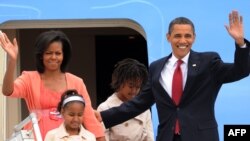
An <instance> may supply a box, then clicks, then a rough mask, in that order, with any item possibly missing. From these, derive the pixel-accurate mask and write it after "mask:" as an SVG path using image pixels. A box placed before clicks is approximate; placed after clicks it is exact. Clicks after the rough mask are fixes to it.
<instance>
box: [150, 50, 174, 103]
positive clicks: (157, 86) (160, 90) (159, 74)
mask: <svg viewBox="0 0 250 141" xmlns="http://www.w3.org/2000/svg"><path fill="white" fill-rule="evenodd" d="M171 56H172V54H170V55H168V56H167V57H165V58H164V59H163V60H162V61H161V62H160V63H161V64H160V65H159V68H157V72H156V73H157V75H156V80H155V81H154V82H156V83H157V84H156V85H155V86H156V89H157V90H158V91H159V93H160V94H163V95H164V97H166V99H167V103H171V105H173V106H174V105H175V104H174V101H173V100H172V98H171V97H170V96H169V93H167V91H166V90H165V89H164V88H163V87H162V85H161V83H160V78H161V72H162V69H163V68H164V66H165V64H166V63H167V61H168V59H169V58H170V57H171Z"/></svg>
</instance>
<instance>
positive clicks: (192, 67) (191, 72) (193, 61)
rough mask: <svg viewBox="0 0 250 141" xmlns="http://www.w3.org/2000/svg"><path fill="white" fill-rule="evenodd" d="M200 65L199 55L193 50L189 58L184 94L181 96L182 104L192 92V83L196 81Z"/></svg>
mask: <svg viewBox="0 0 250 141" xmlns="http://www.w3.org/2000/svg"><path fill="white" fill-rule="evenodd" d="M199 67H200V60H199V57H198V56H197V53H196V52H194V51H192V50H191V52H190V56H189V59H188V71H187V80H186V84H185V87H184V90H183V95H182V97H181V101H180V104H182V103H183V102H185V99H186V98H188V97H189V96H188V95H190V94H191V92H190V90H191V88H192V85H193V84H194V82H195V79H196V76H197V73H198V70H199Z"/></svg>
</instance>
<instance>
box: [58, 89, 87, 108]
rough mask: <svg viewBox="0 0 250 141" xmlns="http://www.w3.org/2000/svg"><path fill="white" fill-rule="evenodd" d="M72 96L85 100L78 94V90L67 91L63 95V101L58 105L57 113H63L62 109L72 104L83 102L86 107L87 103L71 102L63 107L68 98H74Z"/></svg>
mask: <svg viewBox="0 0 250 141" xmlns="http://www.w3.org/2000/svg"><path fill="white" fill-rule="evenodd" d="M72 96H79V97H81V98H82V99H83V97H82V95H80V94H78V92H77V90H75V89H70V90H66V91H65V92H64V93H63V94H62V96H61V100H60V102H59V103H58V106H57V111H58V112H61V110H62V108H64V107H66V106H67V105H68V104H69V103H71V102H81V103H82V104H83V105H84V106H85V102H84V101H70V102H68V103H66V104H65V105H63V102H64V100H65V99H67V98H69V97H72ZM83 100H84V99H83Z"/></svg>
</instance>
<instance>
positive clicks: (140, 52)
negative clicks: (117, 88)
mask: <svg viewBox="0 0 250 141" xmlns="http://www.w3.org/2000/svg"><path fill="white" fill-rule="evenodd" d="M124 58H133V59H137V60H138V61H140V62H141V63H143V64H145V65H146V66H148V53H147V45H146V40H145V39H144V38H143V37H142V36H141V35H139V34H138V35H102V36H96V79H97V81H96V82H97V85H96V86H97V105H99V104H100V103H101V102H103V101H105V100H106V99H107V97H109V96H110V95H111V94H112V93H113V90H112V89H111V86H110V83H111V75H112V72H113V68H114V65H115V64H116V63H117V62H118V61H120V60H122V59H124Z"/></svg>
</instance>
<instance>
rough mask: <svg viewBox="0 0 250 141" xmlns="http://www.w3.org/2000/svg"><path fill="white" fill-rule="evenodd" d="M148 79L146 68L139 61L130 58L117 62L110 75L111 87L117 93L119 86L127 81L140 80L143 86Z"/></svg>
mask: <svg viewBox="0 0 250 141" xmlns="http://www.w3.org/2000/svg"><path fill="white" fill-rule="evenodd" d="M147 78H148V70H147V68H146V66H145V65H144V64H142V63H140V62H139V61H137V60H135V59H131V58H127V59H124V60H122V61H119V62H118V63H117V64H116V65H115V68H114V71H113V73H112V82H111V87H112V88H113V89H114V90H115V91H117V90H118V89H119V88H120V86H121V85H122V84H123V83H125V82H126V81H128V80H132V81H135V82H136V81H137V80H141V81H142V85H141V86H143V85H144V84H145V83H146V81H147Z"/></svg>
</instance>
